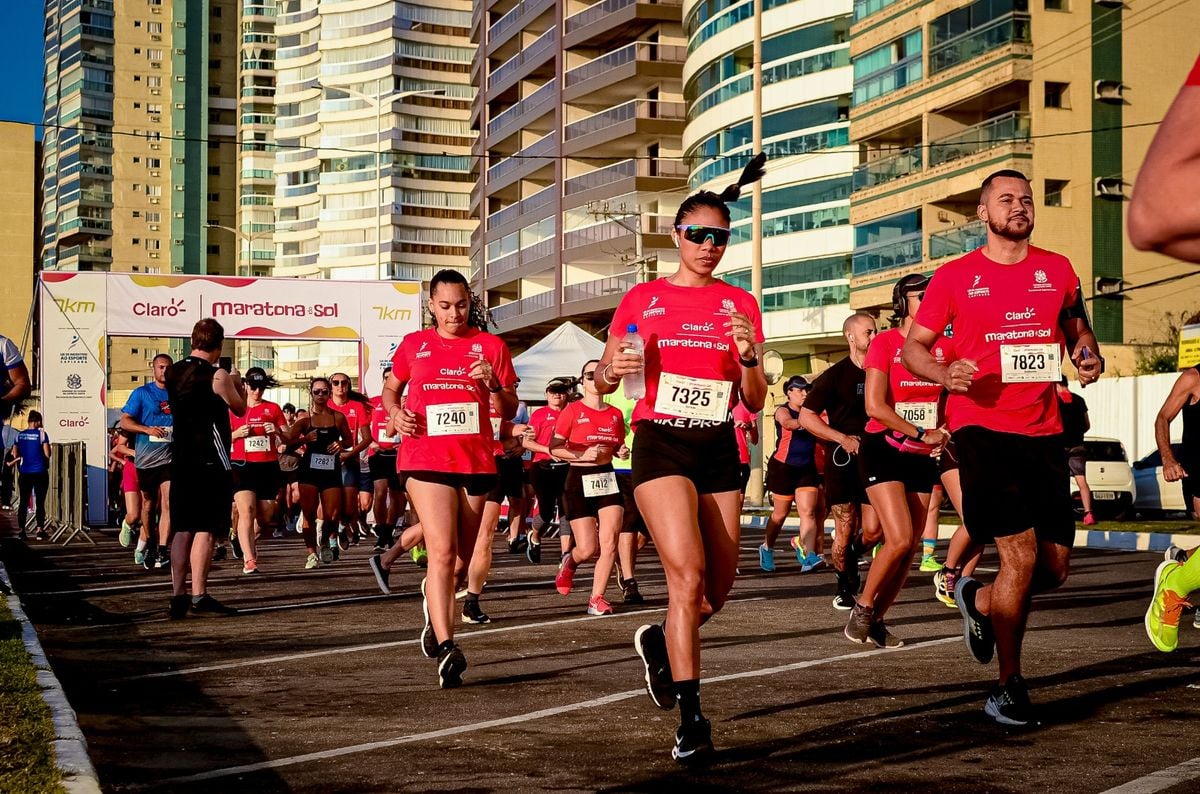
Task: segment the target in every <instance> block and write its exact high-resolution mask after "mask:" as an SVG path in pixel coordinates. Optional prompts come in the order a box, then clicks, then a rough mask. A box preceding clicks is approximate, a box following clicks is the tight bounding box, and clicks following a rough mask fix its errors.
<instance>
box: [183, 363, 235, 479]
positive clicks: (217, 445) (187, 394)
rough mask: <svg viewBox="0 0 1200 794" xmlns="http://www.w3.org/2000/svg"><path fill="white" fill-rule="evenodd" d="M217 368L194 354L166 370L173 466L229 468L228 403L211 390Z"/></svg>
mask: <svg viewBox="0 0 1200 794" xmlns="http://www.w3.org/2000/svg"><path fill="white" fill-rule="evenodd" d="M216 372H217V368H216V367H214V366H213V365H212V364H210V363H208V362H207V361H205V360H203V359H199V358H195V357H194V356H188V357H187V358H185V359H183V360H181V361H177V362H175V363H174V364H172V365H171V368H170V369H168V370H167V399H168V400H169V401H170V404H171V417H172V419H173V421H172V425H173V430H172V431H171V438H172V445H171V446H172V458H173V459H174V461H175V464H176V466H177V467H178V466H181V465H182V466H191V465H214V464H215V465H218V466H221V467H222V468H224V469H226V470H228V469H229V467H230V466H229V450H230V447H231V443H230V438H229V435H230V429H229V407H228V406H227V405H226V404H225V401H224V400H223V399H221V398H220V397H219V396H217V394H215V393H214V392H213V376H214V375H215V374H216Z"/></svg>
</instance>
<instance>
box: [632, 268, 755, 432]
mask: <svg viewBox="0 0 1200 794" xmlns="http://www.w3.org/2000/svg"><path fill="white" fill-rule="evenodd" d="M732 311H738V312H741V313H742V314H745V315H746V316H747V317H749V318H750V322H751V324H752V325H753V326H754V340H755V341H756V342H760V343H761V342H762V341H763V339H764V337H763V330H762V313H761V312H760V311H759V309H758V304H757V303H756V302H755V300H754V298H753V296H751V295H750V293H749V292H746V290H744V289H741V288H740V287H734V286H731V285H729V284H726V283H725V282H724V281H719V280H718V281H715V282H713V283H712V284H709V285H708V286H706V287H678V286H676V285H674V284H672V283H671V282H670V281H668V280H667V279H665V278H660V279H657V280H655V281H649V282H646V283H644V284H638V285H637V286H635V287H634V288H633V289H631V290H630V291H629V292H628V293H626V294H625V297H624V298H622V299H621V303H620V305H619V306H617V310H616V312H615V313H614V314H613V319H612V326H611V331H610V332H609V333H610V334H616V335H617V337H618V338H624V337H625V335H626V330H625V329H626V327H627V326H629V325H637V327H638V334H639V335H640V336H641V337H642V339H643V340H645V343H646V395H645V396H644V397H643V398H642V399H640V400H638V403H637V405H636V406H635V407H634V409H633V425H634V426H635V427H636V426H637V423H638V422H640V421H642V420H643V419H668V420H670V419H677V418H680V416H681V414H679V413H659V412H658V411H657V410H655V407H656V405H657V404H658V403H659V385H660V382H661V381H663V380H664V379H666V378H670V377H671V376H684V377H686V378H699V379H703V380H705V381H709V382H710V384H712V383H713V382H722V381H723V382H724V383H726V384H729V403H728V405H726V406H724V407H725V408H726V409H727V410H726V411H725V417H726V418H727V417H728V409H731V408H732V407H733V406H734V405H735V404H736V403H737V401H738V399H739V397H740V394H739V385H740V383H741V379H742V367H741V365H740V364H739V363H738V354H737V348H736V347H735V346H734V344H733V342H732V340H731V339H730V337H728V336H726V333H727V332H728V330H729V329H728V328H726V327H725V323H726V322H728V317H729V313H730V312H732ZM674 380H675V381H676V385H679V384H680V381H678V379H674ZM682 391H684V392H686V391H687V388H684V389H683V390H682ZM679 392H680V390H679V389H676V388H672V389H671V391H667V390H664V392H663V399H664V401H666V400H669V399H670V398H671V397H672V395H675V396H678V395H679Z"/></svg>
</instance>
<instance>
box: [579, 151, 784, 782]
mask: <svg viewBox="0 0 1200 794" xmlns="http://www.w3.org/2000/svg"><path fill="white" fill-rule="evenodd" d="M765 159H766V158H765V157H764V156H763V155H761V154H760V155H757V156H756V157H754V159H753V160H751V161H750V164H749V165H748V166H747V167H746V169H745V171H743V172H742V176H741V178H740V179H739V180H738V183H737V184H736V185H732V186H730V187H729V188H727V189H726V190H725V191H724V192H722V193H721V195H719V196H718V195H717V194H715V193H711V192H709V191H700V192H699V193H695V194H693V195H691V196H689V197H688V198H687V199H685V200H684V201H683V203H682V204H681V205H680V207H679V211H678V212H677V213H676V214H675V225H674V229H673V230H672V233H671V237H672V239H673V240H674V242H675V244H676V245H677V246H679V269H678V270H677V271H676V272H675V273H673V274H672V275H670V276H667V277H666V278H660V279H657V280H655V281H651V282H647V283H643V284H638V285H637V286H635V287H634V288H633V289H632V290H630V291H629V293H628V294H626V295H625V297H624V298H623V299H622V300H621V303H620V305H619V306H618V307H617V311H616V312H615V313H614V314H613V321H612V325H611V329H612V330H611V331H610V332H609V339H608V344H607V346H606V347H605V350H604V356H603V357H602V359H601V363H600V366H599V368H598V369H597V371H596V380H595V384H596V387H597V391H599V392H600V393H601V394H607V393H610V392H612V391H614V390H615V389H616V387H617V384H618V383H619V382H620V381H621V379H622V378H625V377H627V376H630V375H637V374H639V373H644V377H645V393H644V395H643V396H642V397H641V398H640V399H639V400H638V403H637V406H636V407H635V408H634V412H633V425H634V444H633V450H634V451H633V486H634V498H635V499H636V501H637V505H638V508H639V509H640V510H641V513H642V515H643V517H644V518H645V520H646V525H647V527H648V528H649V530H650V536H651V538H652V539H653V540H654V545H655V547H656V548H657V549H658V553H659V557H660V558H661V559H662V563H663V569H664V571H665V572H666V576H667V596H668V606H667V620H666V623H665V624H664V625H654V626H642V627H641V628H640V629H638V631H637V633H636V634H635V635H634V646H635V648H636V649H637V652H638V654H639V655H640V656H641V658H642V661H643V663H644V664H645V666H646V686H647V689H648V691H649V693H650V698H651V699H652V700H653V701H654V703H655V704H656V705H658V706H659V707H660V708H663V709H670V708H671V707H673V706H674V705H675V702H676V701H678V702H679V710H680V725H679V729H678V730H677V731H676V732H675V746H674V748H673V749H672V751H671V755H672V757H673V758H675V760H676V761H679V762H680V763H689V762H692V761H696V760H699V759H701V758H703V757H704V756H706V755H708V754H710V753H711V752H712V749H713V745H712V727H711V725H710V723H709V721H708V720H706V719H705V718H704V715H703V714H702V713H701V709H700V626H701V624H703V623H704V622H705V621H707V620H708V619H709V618H711V617H712V616H713V615H714V614H716V613H717V612H718V611H719V610H720V609H721V607H722V606H723V605H724V604H725V599H726V598H727V597H728V595H729V590H730V588H732V587H733V580H734V576H735V573H736V570H737V561H738V543H739V541H740V539H741V525H740V520H739V519H740V516H739V513H738V501H739V500H738V492H739V488H740V486H741V480H740V477H739V472H738V451H737V442H736V441H735V440H734V437H733V420H732V415H731V411H732V409H733V406H734V405H735V404H736V403H737V400H738V399H739V397H740V398H741V399H742V400H743V401H744V402H745V403H746V407H747V408H748V409H749V410H750V411H752V412H755V411H759V410H761V409H762V406H763V401H764V399H765V398H766V394H767V381H766V377H765V376H764V375H763V370H762V366H761V365H760V363H759V353H760V351H761V346H762V341H763V332H762V315H761V313H760V311H759V307H758V304H757V302H756V301H755V300H754V298H753V297H752V296H751V295H750V293H748V292H746V291H745V290H743V289H740V288H738V287H734V286H731V285H729V284H727V283H725V282H724V281H721V280H719V279H716V278H714V277H713V271H714V270H715V269H716V268H717V266H718V265H719V264H720V262H721V257H722V256H724V254H725V246H726V245H727V244H728V242H729V222H730V214H729V207H728V206H727V205H726V202H728V201H733V200H735V199H736V198H737V197H738V195H739V193H740V188H741V187H742V186H743V185H746V184H749V183H750V182H753V181H755V180H757V179H758V178H759V177H761V176H762V173H763V171H762V163H763V162H764V161H765ZM634 330H636V333H637V334H638V335H639V336H640V337H641V338H642V340H643V341H644V343H645V355H644V356H643V355H640V354H638V353H637V352H636V350H630V349H628V347H627V346H626V345H623V340H624V338H625V337H626V334H627V332H629V331H634ZM628 389H629V384H626V390H628Z"/></svg>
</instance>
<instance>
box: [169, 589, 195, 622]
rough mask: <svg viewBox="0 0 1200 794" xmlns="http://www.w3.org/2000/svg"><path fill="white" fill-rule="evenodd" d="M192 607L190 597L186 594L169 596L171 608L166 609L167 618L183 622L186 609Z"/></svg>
mask: <svg viewBox="0 0 1200 794" xmlns="http://www.w3.org/2000/svg"><path fill="white" fill-rule="evenodd" d="M191 606H192V597H191V596H190V595H188V594H187V593H184V594H183V595H177V596H171V606H170V607H169V608H168V609H167V616H168V617H170V618H171V620H183V619H184V618H186V617H187V613H188V609H190V608H191Z"/></svg>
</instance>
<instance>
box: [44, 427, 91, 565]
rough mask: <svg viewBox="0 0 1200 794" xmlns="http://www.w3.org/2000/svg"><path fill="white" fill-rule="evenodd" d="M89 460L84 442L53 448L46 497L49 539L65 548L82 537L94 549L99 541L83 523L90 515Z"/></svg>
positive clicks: (52, 445)
mask: <svg viewBox="0 0 1200 794" xmlns="http://www.w3.org/2000/svg"><path fill="white" fill-rule="evenodd" d="M86 493H87V460H86V455H85V450H84V444H83V442H81V441H77V442H73V443H70V444H51V445H50V490H49V492H48V493H47V494H46V529H47V531H48V532H50V540H51V541H52V542H55V543H57V542H58V541H59V540H61V541H62V544H63V545H64V546H66V545H67V544H69V543H70V542H71V541H72V540H75V539H76V538H79V537H82V538H83V540H86V541H87V542H88V543H91V544H92V545H93V546H94V545H96V541H94V540H92V538H91V536H90V535H89V534H88V527H87V525H86V524H84V518H85V516H86V515H87V512H86V507H87V505H86V504H85V503H84V494H86Z"/></svg>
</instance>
